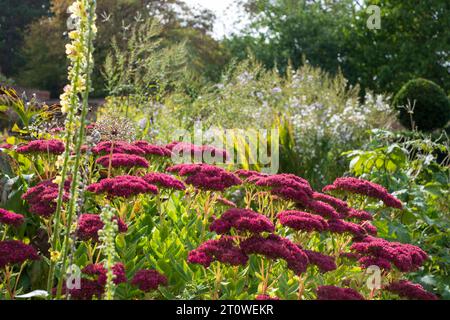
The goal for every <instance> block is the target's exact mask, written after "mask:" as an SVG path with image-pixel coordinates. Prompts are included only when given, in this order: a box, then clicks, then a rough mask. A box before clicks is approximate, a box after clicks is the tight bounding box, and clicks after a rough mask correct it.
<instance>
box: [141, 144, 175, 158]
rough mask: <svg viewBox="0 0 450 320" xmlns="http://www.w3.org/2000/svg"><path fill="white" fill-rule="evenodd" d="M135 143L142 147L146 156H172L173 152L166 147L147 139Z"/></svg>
mask: <svg viewBox="0 0 450 320" xmlns="http://www.w3.org/2000/svg"><path fill="white" fill-rule="evenodd" d="M133 145H134V146H136V147H138V148H140V149H142V150H143V151H144V153H145V155H146V156H158V157H166V158H170V157H171V156H172V152H171V151H170V150H169V149H167V148H166V147H163V146H157V145H153V144H150V143H148V142H147V141H137V142H135V143H133Z"/></svg>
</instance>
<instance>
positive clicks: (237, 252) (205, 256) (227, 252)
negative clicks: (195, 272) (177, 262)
mask: <svg viewBox="0 0 450 320" xmlns="http://www.w3.org/2000/svg"><path fill="white" fill-rule="evenodd" d="M247 260H248V257H247V255H245V254H244V253H243V252H242V251H241V249H240V248H239V247H237V246H236V245H235V244H234V238H233V237H229V236H225V237H221V238H220V239H219V240H208V241H206V242H205V243H203V244H202V245H200V246H199V247H198V248H197V249H195V250H192V251H191V252H189V256H188V262H189V263H195V264H201V265H202V266H204V267H205V268H208V267H209V266H210V264H211V263H212V262H213V261H219V262H221V263H225V264H229V265H232V266H239V265H245V264H246V263H247Z"/></svg>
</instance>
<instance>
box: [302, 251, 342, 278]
mask: <svg viewBox="0 0 450 320" xmlns="http://www.w3.org/2000/svg"><path fill="white" fill-rule="evenodd" d="M303 251H304V252H305V253H306V255H307V256H308V259H309V263H310V264H313V265H315V266H317V267H318V268H319V270H320V272H322V273H325V272H329V271H333V270H336V269H337V266H336V262H335V261H334V258H333V257H330V256H327V255H325V254H322V253H320V252H315V251H311V250H303Z"/></svg>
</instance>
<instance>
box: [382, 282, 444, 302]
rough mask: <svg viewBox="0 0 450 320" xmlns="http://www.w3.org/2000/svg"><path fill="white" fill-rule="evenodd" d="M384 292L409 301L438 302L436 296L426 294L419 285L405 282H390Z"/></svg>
mask: <svg viewBox="0 0 450 320" xmlns="http://www.w3.org/2000/svg"><path fill="white" fill-rule="evenodd" d="M385 290H387V291H390V292H392V293H395V294H397V295H399V296H400V297H403V298H407V299H411V300H438V297H437V296H435V295H434V294H432V293H430V292H427V291H426V290H425V289H424V288H423V287H422V286H421V285H420V284H416V283H412V282H410V281H406V280H400V281H397V282H392V283H390V284H389V285H388V286H387V287H386V288H385Z"/></svg>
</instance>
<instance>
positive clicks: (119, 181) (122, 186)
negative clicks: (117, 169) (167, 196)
mask: <svg viewBox="0 0 450 320" xmlns="http://www.w3.org/2000/svg"><path fill="white" fill-rule="evenodd" d="M87 190H88V191H89V192H93V193H97V194H100V193H106V194H107V195H108V196H109V197H123V198H130V197H132V196H136V195H139V194H144V193H153V194H157V193H158V188H157V187H156V186H154V185H152V184H149V183H147V182H146V181H145V180H144V179H143V178H140V177H135V176H119V177H114V178H109V179H104V180H101V181H100V182H98V183H94V184H91V185H90V186H89V187H88V188H87Z"/></svg>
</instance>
